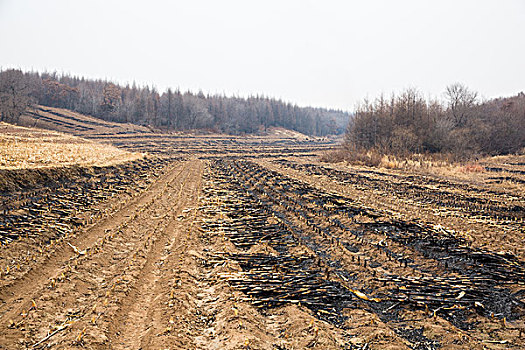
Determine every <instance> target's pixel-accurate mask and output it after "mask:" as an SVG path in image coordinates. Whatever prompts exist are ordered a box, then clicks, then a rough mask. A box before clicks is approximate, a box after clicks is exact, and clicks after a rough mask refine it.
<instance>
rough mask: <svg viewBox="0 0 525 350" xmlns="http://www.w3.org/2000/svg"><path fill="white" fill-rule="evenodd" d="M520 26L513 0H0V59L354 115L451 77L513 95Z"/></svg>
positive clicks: (523, 27)
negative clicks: (360, 106)
mask: <svg viewBox="0 0 525 350" xmlns="http://www.w3.org/2000/svg"><path fill="white" fill-rule="evenodd" d="M15 28H16V30H15ZM524 32H525V3H524V2H523V1H521V0H504V1H488V0H483V1H475V0H462V1H452V0H445V1H439V2H429V1H423V2H422V1H416V0H402V1H395V2H393V1H385V0H380V1H378V0H374V1H366V2H358V1H339V0H329V1H312V0H308V1H302V0H301V1H300V0H290V1H275V0H271V1H264V2H256V3H254V2H246V1H239V0H227V1H220V2H217V1H210V0H196V1H173V2H172V1H151V2H148V3H144V2H141V1H140V2H139V1H125V2H124V1H98V0H95V1H89V2H81V3H78V2H74V3H72V2H70V1H65V0H50V1H34V0H20V1H12V0H2V1H0V42H2V53H1V54H0V66H1V67H2V68H3V69H6V68H20V69H22V70H25V71H27V70H37V71H39V72H44V71H48V72H54V71H57V72H59V73H62V72H64V73H66V74H69V75H74V76H84V77H87V78H93V79H103V80H105V79H107V80H110V81H114V82H117V83H119V84H121V85H126V84H128V83H129V84H130V85H132V84H133V82H136V84H137V85H139V86H143V85H149V86H150V87H151V86H152V85H154V86H155V88H156V89H157V91H160V92H163V91H165V90H166V89H167V88H168V87H171V88H172V89H179V90H180V91H187V90H191V91H193V92H194V93H197V92H198V91H199V90H202V91H203V92H204V94H208V93H209V94H212V95H214V94H219V95H223V94H225V95H227V96H233V95H236V96H242V97H248V96H250V95H254V96H255V95H265V96H269V97H273V98H276V99H282V100H283V101H287V102H291V103H293V104H298V105H299V106H318V107H326V108H333V109H341V110H346V111H353V110H354V108H355V106H356V103H358V102H359V101H362V100H363V99H364V98H366V97H368V98H370V99H373V98H375V97H376V96H379V95H380V94H381V93H385V94H387V95H388V94H390V93H392V92H395V93H399V92H401V91H402V90H404V89H405V88H413V87H416V88H418V89H419V90H420V91H421V93H422V94H423V95H424V96H425V97H428V96H429V95H430V96H431V97H437V98H443V93H444V91H445V89H446V86H448V85H449V84H452V83H454V82H460V83H462V84H464V85H466V86H468V87H470V88H471V89H473V90H475V91H477V92H478V93H479V95H480V97H482V98H494V97H500V96H511V95H515V94H516V93H518V92H520V91H522V90H524V89H525V87H524V85H523V82H524V81H525V70H524V69H523V62H525V47H524V46H523V45H520V40H519V39H517V36H518V35H520V33H524Z"/></svg>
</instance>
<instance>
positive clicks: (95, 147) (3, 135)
mask: <svg viewBox="0 0 525 350" xmlns="http://www.w3.org/2000/svg"><path fill="white" fill-rule="evenodd" d="M142 157H143V155H142V154H140V153H130V152H127V151H124V150H121V149H118V148H116V147H114V146H111V145H108V144H101V143H96V142H92V141H89V140H85V139H82V138H79V137H75V136H71V135H66V134H63V133H59V132H54V131H47V130H41V129H35V128H25V127H19V126H14V125H10V124H6V123H0V169H29V168H42V167H63V166H72V165H78V166H107V165H113V164H118V163H122V162H126V161H131V160H135V159H138V158H142Z"/></svg>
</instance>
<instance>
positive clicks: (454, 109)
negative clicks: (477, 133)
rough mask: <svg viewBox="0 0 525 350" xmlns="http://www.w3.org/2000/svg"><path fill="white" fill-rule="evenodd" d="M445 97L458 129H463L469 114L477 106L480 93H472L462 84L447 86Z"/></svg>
mask: <svg viewBox="0 0 525 350" xmlns="http://www.w3.org/2000/svg"><path fill="white" fill-rule="evenodd" d="M445 95H446V97H447V100H448V107H449V110H450V113H451V116H452V120H453V122H454V125H455V126H456V127H463V126H465V123H466V121H467V119H468V114H469V112H470V111H472V107H473V106H474V105H475V104H476V101H477V98H478V93H477V92H475V91H471V90H470V89H469V88H467V87H466V86H465V85H463V84H461V83H454V84H452V85H449V86H447V89H446V91H445Z"/></svg>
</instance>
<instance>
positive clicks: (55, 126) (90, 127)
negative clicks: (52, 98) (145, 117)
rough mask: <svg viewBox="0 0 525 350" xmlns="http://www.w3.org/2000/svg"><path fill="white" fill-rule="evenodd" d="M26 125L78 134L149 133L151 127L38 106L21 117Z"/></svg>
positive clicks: (21, 121)
mask: <svg viewBox="0 0 525 350" xmlns="http://www.w3.org/2000/svg"><path fill="white" fill-rule="evenodd" d="M20 123H21V124H22V125H26V126H32V127H38V128H43V129H49V130H56V131H60V132H64V133H68V134H73V135H78V136H90V135H105V134H143V133H144V134H147V133H150V132H151V131H150V129H148V128H147V127H144V126H140V125H135V124H129V123H112V122H107V121H104V120H102V119H98V118H93V117H91V116H88V115H84V114H80V113H76V112H73V111H70V110H68V109H63V108H54V107H46V106H36V107H35V108H34V109H32V110H28V111H27V112H26V113H25V114H24V115H22V116H21V118H20Z"/></svg>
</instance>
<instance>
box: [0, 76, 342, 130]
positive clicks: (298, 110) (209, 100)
mask: <svg viewBox="0 0 525 350" xmlns="http://www.w3.org/2000/svg"><path fill="white" fill-rule="evenodd" d="M30 103H35V104H40V105H45V106H50V107H59V108H67V109H70V110H73V111H75V112H79V113H83V114H88V115H91V116H94V117H97V118H101V119H104V120H107V121H113V122H123V123H134V124H139V125H149V126H153V127H155V128H159V129H164V130H181V131H183V130H190V129H208V130H211V131H215V132H223V133H229V134H242V133H256V132H261V131H266V129H267V128H269V127H284V128H288V129H292V130H296V131H299V132H301V133H305V134H307V135H316V136H324V135H328V134H343V133H344V132H345V128H346V125H347V123H348V120H349V117H350V115H349V114H348V113H346V112H343V111H339V110H332V109H324V108H312V107H298V106H297V105H293V104H291V103H287V102H283V101H281V100H278V99H273V98H269V97H266V96H250V97H247V98H241V97H235V96H233V97H228V96H224V95H209V94H206V95H205V94H204V93H203V92H202V91H199V92H198V93H193V92H190V91H186V92H181V91H180V90H178V89H171V88H169V89H167V90H166V91H164V92H162V93H160V92H159V91H157V90H156V89H155V88H154V87H149V86H137V85H136V84H132V85H131V86H130V85H129V84H128V85H125V86H123V85H119V84H116V83H113V82H109V81H106V80H95V79H87V78H84V77H76V76H71V75H68V74H57V73H38V72H22V71H20V70H15V69H8V70H3V71H1V72H0V118H1V120H4V121H9V122H16V121H17V119H18V117H19V116H20V114H21V113H22V112H23V111H24V110H25V108H26V107H27V106H28V105H29V104H30Z"/></svg>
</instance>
